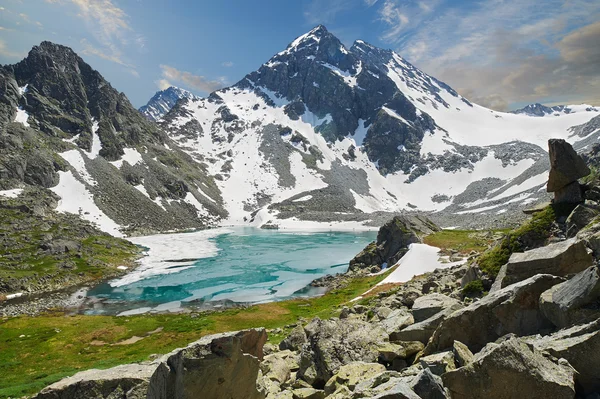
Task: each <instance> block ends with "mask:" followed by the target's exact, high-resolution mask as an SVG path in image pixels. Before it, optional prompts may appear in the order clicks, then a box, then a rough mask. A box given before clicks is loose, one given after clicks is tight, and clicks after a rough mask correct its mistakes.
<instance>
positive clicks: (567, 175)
mask: <svg viewBox="0 0 600 399" xmlns="http://www.w3.org/2000/svg"><path fill="white" fill-rule="evenodd" d="M548 150H549V151H548V152H549V155H550V176H549V177H548V185H547V188H546V189H547V191H548V192H549V193H554V203H556V204H558V203H579V202H582V199H583V197H582V190H581V188H580V185H579V183H578V182H577V179H579V178H582V177H585V176H587V175H589V174H590V168H589V167H588V166H587V165H586V163H585V161H584V160H583V158H581V157H580V156H579V155H578V154H577V152H575V150H574V149H573V147H572V146H571V144H569V143H567V142H566V141H565V140H561V139H550V140H548Z"/></svg>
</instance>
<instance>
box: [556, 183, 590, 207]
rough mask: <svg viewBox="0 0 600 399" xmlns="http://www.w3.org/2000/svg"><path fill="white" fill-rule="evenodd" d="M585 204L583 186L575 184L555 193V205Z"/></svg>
mask: <svg viewBox="0 0 600 399" xmlns="http://www.w3.org/2000/svg"><path fill="white" fill-rule="evenodd" d="M581 202H583V193H582V191H581V185H580V184H579V183H578V182H576V181H575V182H573V183H571V184H568V185H566V186H565V187H563V188H560V189H558V190H556V191H555V192H554V199H553V203H554V204H579V203H581Z"/></svg>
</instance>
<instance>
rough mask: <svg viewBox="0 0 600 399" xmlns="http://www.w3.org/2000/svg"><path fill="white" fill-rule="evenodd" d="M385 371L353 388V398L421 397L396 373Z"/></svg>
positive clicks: (396, 398) (393, 398) (408, 398)
mask: <svg viewBox="0 0 600 399" xmlns="http://www.w3.org/2000/svg"><path fill="white" fill-rule="evenodd" d="M392 373H393V372H389V371H388V372H385V373H382V374H380V375H378V376H375V377H372V378H369V379H368V380H365V381H362V382H361V383H360V384H358V385H357V386H356V389H355V390H354V396H353V399H354V398H370V399H376V398H377V399H421V398H420V397H419V395H417V394H416V393H415V392H414V391H413V390H412V389H411V388H410V386H409V385H408V383H409V382H411V381H412V378H411V379H410V381H409V382H407V381H405V379H403V378H400V376H399V375H398V374H396V375H393V374H392Z"/></svg>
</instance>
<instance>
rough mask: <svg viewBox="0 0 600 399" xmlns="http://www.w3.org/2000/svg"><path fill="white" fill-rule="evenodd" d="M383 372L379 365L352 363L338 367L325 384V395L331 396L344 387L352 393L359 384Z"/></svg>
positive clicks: (382, 367)
mask: <svg viewBox="0 0 600 399" xmlns="http://www.w3.org/2000/svg"><path fill="white" fill-rule="evenodd" d="M384 371H385V367H384V366H383V365H382V364H379V363H363V362H352V363H349V364H346V365H343V366H342V367H340V369H339V370H338V371H337V373H335V375H334V376H333V377H331V378H330V379H329V381H327V383H326V384H325V394H326V395H331V394H332V393H334V392H335V391H337V390H339V389H340V387H342V386H345V387H347V388H348V389H349V390H350V391H354V388H356V385H358V383H359V382H361V381H364V380H367V379H369V378H371V377H374V376H376V375H378V374H381V373H382V372H384Z"/></svg>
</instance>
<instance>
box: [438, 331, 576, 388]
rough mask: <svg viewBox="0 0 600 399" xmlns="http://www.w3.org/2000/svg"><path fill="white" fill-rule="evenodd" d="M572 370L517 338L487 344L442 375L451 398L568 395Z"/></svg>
mask: <svg viewBox="0 0 600 399" xmlns="http://www.w3.org/2000/svg"><path fill="white" fill-rule="evenodd" d="M575 374H576V372H575V370H573V369H572V368H571V367H570V366H568V365H562V364H560V365H559V364H556V363H553V362H552V361H550V360H548V359H546V358H545V357H544V356H543V355H542V353H540V352H539V351H537V350H532V349H531V348H530V347H529V346H528V345H527V344H526V343H525V342H523V341H521V340H520V339H518V338H512V339H508V340H506V341H504V342H502V343H501V344H495V343H491V344H489V345H487V346H486V347H485V348H484V349H483V350H482V351H481V352H479V353H478V354H477V355H476V356H475V358H474V359H473V362H471V363H470V364H469V365H467V366H465V367H461V368H459V369H457V370H454V371H449V372H448V373H445V374H443V375H442V380H443V381H444V386H445V387H446V388H447V389H448V390H449V391H450V395H451V397H452V398H453V399H463V398H464V399H467V398H472V399H479V398H490V399H512V398H518V397H523V398H556V399H561V398H565V399H566V398H569V399H573V398H574V396H575V382H574V377H575Z"/></svg>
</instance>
